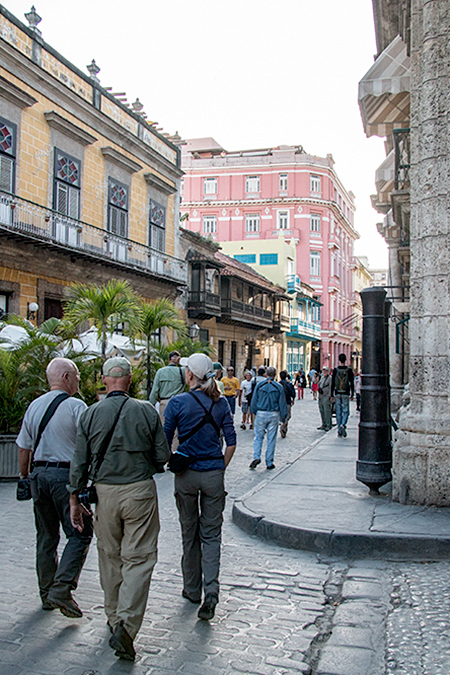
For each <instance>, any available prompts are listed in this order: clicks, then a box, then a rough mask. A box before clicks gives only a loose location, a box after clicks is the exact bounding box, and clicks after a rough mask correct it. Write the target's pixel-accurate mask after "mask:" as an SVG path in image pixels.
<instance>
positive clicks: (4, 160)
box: [0, 117, 17, 192]
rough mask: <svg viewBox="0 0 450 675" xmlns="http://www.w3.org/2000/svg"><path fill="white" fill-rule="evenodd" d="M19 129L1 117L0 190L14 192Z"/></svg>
mask: <svg viewBox="0 0 450 675" xmlns="http://www.w3.org/2000/svg"><path fill="white" fill-rule="evenodd" d="M16 132H17V127H16V125H15V124H13V123H12V122H8V121H7V120H5V119H3V118H2V117H0V190H4V191H5V192H14V174H15V161H16V159H15V158H16Z"/></svg>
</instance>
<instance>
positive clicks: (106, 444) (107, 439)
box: [92, 396, 129, 485]
mask: <svg viewBox="0 0 450 675" xmlns="http://www.w3.org/2000/svg"><path fill="white" fill-rule="evenodd" d="M128 398H129V397H128V396H126V397H125V399H124V400H123V402H122V404H121V406H120V408H119V412H118V413H117V415H116V419H115V420H114V424H113V425H112V427H111V429H110V430H109V431H108V433H107V434H106V436H105V438H104V439H103V442H102V445H101V448H100V452H99V453H98V458H97V462H96V464H95V469H94V473H93V476H92V485H93V484H94V482H95V479H96V477H97V474H98V472H99V469H100V467H101V465H102V463H103V460H104V459H105V455H106V451H107V450H108V448H109V446H110V443H111V440H112V437H113V434H114V430H115V428H116V425H117V422H118V421H119V417H120V414H121V412H122V408H123V406H124V405H125V403H126V402H127V401H128Z"/></svg>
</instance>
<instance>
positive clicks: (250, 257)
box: [233, 253, 256, 265]
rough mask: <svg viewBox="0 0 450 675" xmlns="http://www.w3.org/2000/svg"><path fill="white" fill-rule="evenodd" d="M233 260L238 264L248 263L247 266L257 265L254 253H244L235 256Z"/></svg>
mask: <svg viewBox="0 0 450 675" xmlns="http://www.w3.org/2000/svg"><path fill="white" fill-rule="evenodd" d="M233 258H234V259H235V260H237V261H238V262H242V263H246V264H247V265H248V264H251V263H256V255H255V254H254V253H242V254H238V255H235V256H233Z"/></svg>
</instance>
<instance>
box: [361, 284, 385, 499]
mask: <svg viewBox="0 0 450 675" xmlns="http://www.w3.org/2000/svg"><path fill="white" fill-rule="evenodd" d="M360 295H361V300H362V306H363V335H362V378H361V413H360V422H359V439H358V461H357V463H356V478H357V480H359V481H361V483H364V484H365V485H367V486H368V487H369V488H370V491H371V492H372V493H373V492H376V493H378V490H379V488H380V487H381V486H382V485H384V484H385V483H388V482H389V481H390V480H391V467H392V446H391V429H390V419H389V409H390V404H389V372H388V363H389V360H388V339H387V336H386V330H387V317H388V309H387V308H388V303H386V302H385V300H386V291H385V289H384V288H365V289H364V290H362V291H361V293H360Z"/></svg>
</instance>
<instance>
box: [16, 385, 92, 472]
mask: <svg viewBox="0 0 450 675" xmlns="http://www.w3.org/2000/svg"><path fill="white" fill-rule="evenodd" d="M61 393H62V390H60V389H55V390H53V391H49V392H48V393H47V394H43V395H42V396H39V398H37V399H35V400H34V401H32V402H31V403H30V405H29V406H28V409H27V411H26V413H25V416H24V418H23V422H22V427H21V429H20V433H19V435H18V437H17V440H16V443H17V445H18V446H19V448H24V450H32V449H33V445H34V440H35V439H36V437H37V434H38V430H39V425H40V423H41V419H42V418H43V416H44V414H45V411H46V410H47V408H48V406H49V405H50V403H51V402H52V400H53V399H54V398H56V397H57V396H59V395H60V394H61ZM86 408H87V405H86V403H84V402H83V401H80V399H78V398H73V397H72V396H70V397H69V398H66V399H65V400H64V401H63V402H62V403H60V404H59V406H58V408H57V409H56V412H55V413H54V415H53V417H52V418H51V420H50V421H49V423H48V424H47V426H46V427H45V429H44V433H43V434H42V436H41V440H40V441H39V445H38V447H37V449H36V452H35V454H34V460H35V461H39V462H42V461H43V462H70V461H71V460H72V457H73V452H74V450H75V439H76V436H77V427H78V421H79V419H80V416H81V414H82V413H83V412H84V411H85V410H86Z"/></svg>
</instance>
